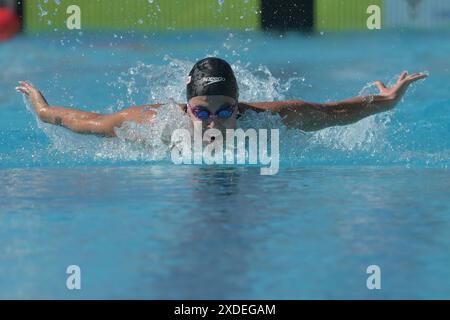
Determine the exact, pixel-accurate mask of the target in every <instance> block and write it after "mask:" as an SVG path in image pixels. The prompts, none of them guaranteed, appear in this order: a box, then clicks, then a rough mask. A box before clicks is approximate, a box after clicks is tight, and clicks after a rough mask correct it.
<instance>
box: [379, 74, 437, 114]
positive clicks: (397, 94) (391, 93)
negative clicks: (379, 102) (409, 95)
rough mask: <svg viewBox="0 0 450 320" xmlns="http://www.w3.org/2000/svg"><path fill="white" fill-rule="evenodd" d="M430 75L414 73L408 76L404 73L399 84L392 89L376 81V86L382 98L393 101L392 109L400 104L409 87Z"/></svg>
mask: <svg viewBox="0 0 450 320" xmlns="http://www.w3.org/2000/svg"><path fill="white" fill-rule="evenodd" d="M427 77H428V75H427V74H426V73H422V72H419V73H413V74H408V72H407V71H404V72H402V74H401V75H400V77H399V78H398V80H397V82H396V83H395V85H394V86H392V87H391V88H388V87H386V86H385V85H384V83H383V82H381V81H376V82H374V84H375V85H376V86H377V87H378V89H379V90H380V96H382V97H385V98H387V99H389V100H391V101H392V104H391V107H394V106H395V104H396V103H397V102H399V101H400V100H401V99H402V97H403V95H404V94H405V93H406V90H407V89H408V87H409V85H410V84H412V83H414V82H416V81H418V80H420V79H425V78H427Z"/></svg>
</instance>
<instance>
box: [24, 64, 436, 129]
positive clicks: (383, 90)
mask: <svg viewBox="0 0 450 320" xmlns="http://www.w3.org/2000/svg"><path fill="white" fill-rule="evenodd" d="M426 77H427V75H426V74H425V73H413V74H408V72H403V73H402V74H401V75H400V77H399V78H398V80H397V82H396V83H395V84H394V85H393V86H392V87H386V86H385V85H384V84H383V83H382V82H380V81H376V82H374V84H375V85H376V86H377V87H378V89H379V93H378V94H375V95H369V96H358V97H354V98H350V99H346V100H343V101H338V102H326V103H314V102H306V101H303V100H287V101H268V102H241V101H239V88H238V85H237V81H236V78H235V76H234V72H233V70H232V68H231V66H230V65H229V64H228V62H226V61H225V60H222V59H220V58H215V57H209V58H205V59H202V60H200V61H198V62H197V63H196V64H195V65H194V66H193V68H192V70H191V71H190V73H189V76H188V78H187V81H186V92H187V96H186V103H178V106H179V107H180V108H181V109H182V110H183V111H184V112H186V113H187V114H188V115H189V117H190V119H191V121H192V122H193V124H194V125H195V124H201V126H202V129H203V130H204V131H206V130H207V129H212V128H214V129H218V130H220V131H221V132H225V131H226V129H236V128H237V121H236V120H237V118H238V117H239V116H240V115H242V114H244V113H245V112H246V111H247V110H254V111H256V112H265V111H266V112H272V113H275V114H279V115H280V117H281V119H282V121H283V123H284V124H285V125H286V126H287V127H289V128H298V129H301V130H303V131H316V130H321V129H324V128H328V127H333V126H343V125H349V124H352V123H355V122H357V121H359V120H361V119H363V118H366V117H368V116H371V115H374V114H377V113H380V112H385V111H388V110H391V109H392V108H393V107H394V106H395V105H396V104H397V103H398V102H399V101H400V100H401V98H402V97H403V95H404V94H405V92H406V90H407V89H408V87H409V85H410V84H412V83H413V82H415V81H417V80H420V79H424V78H426ZM16 90H17V91H18V92H21V93H24V94H25V95H27V96H29V97H30V100H31V103H32V105H33V107H34V109H35V110H36V114H37V115H38V117H39V118H40V119H41V120H42V121H44V122H47V123H51V124H55V125H60V126H63V127H66V128H68V129H70V130H72V131H74V132H78V133H84V134H96V135H101V136H105V137H115V136H116V133H115V129H116V128H120V127H121V126H122V124H123V123H124V122H128V121H132V122H136V123H138V124H149V123H152V122H153V121H155V119H156V117H155V116H156V114H157V112H158V108H159V107H160V106H161V105H162V104H154V105H145V106H132V107H129V108H126V109H123V110H121V111H119V112H116V113H113V114H99V113H94V112H85V111H80V110H76V109H70V108H64V107H56V106H51V105H49V104H48V103H47V101H46V99H45V98H44V96H43V94H42V93H41V92H40V91H39V90H37V89H36V88H35V87H34V86H32V85H31V84H30V83H28V82H25V81H21V82H19V86H18V87H16ZM149 107H151V108H152V110H151V111H147V112H143V111H144V110H148V109H149Z"/></svg>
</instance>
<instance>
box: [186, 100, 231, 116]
mask: <svg viewBox="0 0 450 320" xmlns="http://www.w3.org/2000/svg"><path fill="white" fill-rule="evenodd" d="M187 106H188V107H189V109H191V111H192V113H193V114H194V116H195V117H196V118H198V119H200V120H208V119H211V118H216V117H217V118H219V119H229V118H230V117H231V116H232V115H233V113H234V111H235V110H236V107H237V103H236V104H234V105H231V106H226V107H222V108H220V109H219V110H218V111H217V112H216V113H214V114H212V113H211V111H209V110H208V109H207V108H205V107H202V106H195V107H193V106H191V105H190V104H189V103H188V104H187Z"/></svg>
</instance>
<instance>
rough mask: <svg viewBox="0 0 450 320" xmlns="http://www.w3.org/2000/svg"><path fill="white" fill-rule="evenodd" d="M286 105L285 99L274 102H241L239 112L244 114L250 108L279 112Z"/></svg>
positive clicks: (257, 110)
mask: <svg viewBox="0 0 450 320" xmlns="http://www.w3.org/2000/svg"><path fill="white" fill-rule="evenodd" d="M284 106H285V102H283V101H273V102H239V113H241V114H244V113H245V112H246V111H248V110H252V111H255V112H265V111H273V112H279V111H280V110H281V109H282V108H283V107H284Z"/></svg>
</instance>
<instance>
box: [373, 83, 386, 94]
mask: <svg viewBox="0 0 450 320" xmlns="http://www.w3.org/2000/svg"><path fill="white" fill-rule="evenodd" d="M373 84H374V85H376V86H377V87H378V89H379V90H380V91H381V92H383V91H385V90H386V89H387V88H386V86H385V84H384V83H383V82H381V81H375V82H374V83H373Z"/></svg>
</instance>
